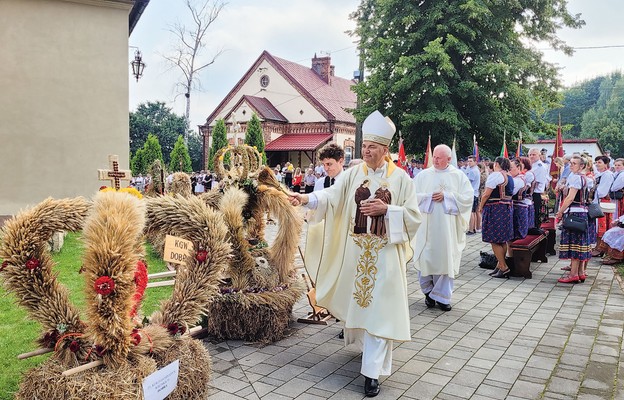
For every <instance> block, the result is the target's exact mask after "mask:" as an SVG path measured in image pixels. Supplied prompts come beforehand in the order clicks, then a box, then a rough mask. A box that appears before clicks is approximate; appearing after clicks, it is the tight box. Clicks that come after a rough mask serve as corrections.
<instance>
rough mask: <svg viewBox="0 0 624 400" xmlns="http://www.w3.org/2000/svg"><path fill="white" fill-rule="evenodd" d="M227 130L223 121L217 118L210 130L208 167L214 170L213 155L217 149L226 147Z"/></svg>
mask: <svg viewBox="0 0 624 400" xmlns="http://www.w3.org/2000/svg"><path fill="white" fill-rule="evenodd" d="M227 145H228V141H227V131H226V129H225V121H223V120H222V119H220V120H218V121H217V123H216V125H215V127H214V129H213V130H212V147H211V148H210V154H209V155H208V169H209V170H211V171H213V170H214V156H215V154H217V152H218V151H219V150H221V149H222V148H224V147H227Z"/></svg>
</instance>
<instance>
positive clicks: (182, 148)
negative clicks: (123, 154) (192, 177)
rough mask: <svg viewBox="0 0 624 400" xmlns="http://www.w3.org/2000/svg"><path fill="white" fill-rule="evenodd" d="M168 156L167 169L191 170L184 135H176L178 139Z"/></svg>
mask: <svg viewBox="0 0 624 400" xmlns="http://www.w3.org/2000/svg"><path fill="white" fill-rule="evenodd" d="M169 158H170V161H169V171H182V172H189V173H190V172H193V169H192V167H191V157H190V156H189V153H188V149H187V148H186V145H185V144H184V137H183V136H182V135H180V136H178V140H176V143H175V146H173V150H172V151H171V156H170V157H169Z"/></svg>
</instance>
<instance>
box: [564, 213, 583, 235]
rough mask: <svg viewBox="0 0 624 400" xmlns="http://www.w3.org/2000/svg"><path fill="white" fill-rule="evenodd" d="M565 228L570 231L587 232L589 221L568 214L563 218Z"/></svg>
mask: <svg viewBox="0 0 624 400" xmlns="http://www.w3.org/2000/svg"><path fill="white" fill-rule="evenodd" d="M563 227H564V228H565V229H567V230H569V231H575V232H585V231H586V230H587V219H586V218H583V217H579V216H578V215H573V214H570V213H566V214H565V215H564V216H563Z"/></svg>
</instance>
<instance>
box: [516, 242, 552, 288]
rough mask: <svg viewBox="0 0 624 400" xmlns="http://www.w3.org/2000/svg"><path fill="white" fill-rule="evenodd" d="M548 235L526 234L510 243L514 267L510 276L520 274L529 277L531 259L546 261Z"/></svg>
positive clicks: (530, 274) (530, 275)
mask: <svg viewBox="0 0 624 400" xmlns="http://www.w3.org/2000/svg"><path fill="white" fill-rule="evenodd" d="M547 238H548V235H547V234H543V235H527V236H526V237H525V238H524V239H518V240H516V241H514V242H512V243H511V249H512V250H513V260H514V268H513V269H512V271H511V276H520V277H523V278H526V279H531V278H532V277H533V274H532V273H531V268H530V267H531V261H540V262H547V261H548V258H546V246H547V241H548V239H547Z"/></svg>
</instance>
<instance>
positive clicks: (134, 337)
mask: <svg viewBox="0 0 624 400" xmlns="http://www.w3.org/2000/svg"><path fill="white" fill-rule="evenodd" d="M130 343H132V344H133V345H135V346H138V345H139V343H141V334H140V333H139V330H138V329H133V330H132V333H131V334H130Z"/></svg>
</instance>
